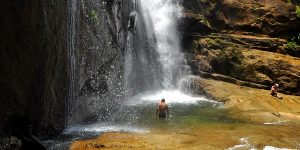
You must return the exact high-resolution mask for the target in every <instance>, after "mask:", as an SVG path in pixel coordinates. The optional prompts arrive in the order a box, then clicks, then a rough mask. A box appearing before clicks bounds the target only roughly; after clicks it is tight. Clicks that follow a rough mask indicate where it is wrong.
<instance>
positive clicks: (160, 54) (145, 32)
mask: <svg viewBox="0 0 300 150" xmlns="http://www.w3.org/2000/svg"><path fill="white" fill-rule="evenodd" d="M135 6H136V10H135V11H134V12H132V14H131V16H130V17H131V19H130V21H129V23H128V30H129V33H128V36H127V45H126V54H125V71H124V72H125V75H124V77H125V81H126V83H125V85H126V89H128V90H129V93H130V94H136V93H139V92H143V91H148V90H158V89H168V90H172V89H175V88H177V87H176V85H177V83H178V81H179V80H180V78H181V76H180V75H181V74H182V73H181V64H182V61H183V55H182V53H181V52H180V39H179V33H178V31H177V23H178V18H179V17H180V16H181V14H182V13H181V11H182V9H181V6H180V5H179V1H174V0H151V1H148V0H136V1H135Z"/></svg>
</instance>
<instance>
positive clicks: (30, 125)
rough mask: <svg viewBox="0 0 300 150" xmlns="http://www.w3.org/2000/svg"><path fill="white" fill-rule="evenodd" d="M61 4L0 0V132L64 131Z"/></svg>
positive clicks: (64, 28) (60, 0)
mask: <svg viewBox="0 0 300 150" xmlns="http://www.w3.org/2000/svg"><path fill="white" fill-rule="evenodd" d="M67 8H68V4H67V1H65V0H47V1H44V0H22V1H20V0H2V1H1V2H0V18H1V19H0V49H1V50H0V68H1V73H0V99H1V105H0V120H1V123H0V133H1V135H5V134H14V135H15V134H22V133H21V132H31V131H27V130H31V129H32V132H33V134H36V135H39V136H45V135H47V134H53V133H55V132H57V131H59V130H60V129H62V128H63V127H64V124H65V120H64V118H65V102H66V94H67V89H68V73H67V65H68V62H67V53H68V51H67V29H68V28H67V23H68V21H67V20H68V12H67V11H68V9H67Z"/></svg>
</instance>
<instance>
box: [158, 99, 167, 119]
mask: <svg viewBox="0 0 300 150" xmlns="http://www.w3.org/2000/svg"><path fill="white" fill-rule="evenodd" d="M167 113H169V108H168V105H167V104H166V100H165V99H162V100H161V101H160V103H159V104H158V106H157V110H156V116H157V115H158V117H159V119H165V118H166V117H167Z"/></svg>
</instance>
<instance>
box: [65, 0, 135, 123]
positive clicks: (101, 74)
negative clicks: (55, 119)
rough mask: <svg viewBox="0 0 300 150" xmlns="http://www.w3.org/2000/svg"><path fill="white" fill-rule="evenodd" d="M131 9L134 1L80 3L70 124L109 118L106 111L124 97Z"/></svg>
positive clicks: (111, 0) (106, 0)
mask: <svg viewBox="0 0 300 150" xmlns="http://www.w3.org/2000/svg"><path fill="white" fill-rule="evenodd" d="M132 6H133V5H132V2H131V1H124V0H105V1H103V0H91V1H81V4H80V29H79V45H78V47H79V48H78V51H76V55H77V57H76V59H77V60H76V62H77V63H76V66H77V67H76V82H75V83H76V85H75V99H74V102H72V106H71V107H72V108H71V112H70V115H69V121H70V124H73V123H78V122H82V121H84V122H86V120H89V121H91V120H93V119H97V118H98V117H97V116H102V117H105V116H107V115H106V113H108V112H106V110H109V109H110V108H109V107H110V105H111V107H112V106H113V103H115V102H116V101H117V99H118V98H119V97H121V95H122V93H121V92H122V77H123V62H124V50H125V46H126V37H127V25H128V19H129V13H130V10H132ZM102 110H105V113H104V114H103V113H102ZM91 118H93V119H91Z"/></svg>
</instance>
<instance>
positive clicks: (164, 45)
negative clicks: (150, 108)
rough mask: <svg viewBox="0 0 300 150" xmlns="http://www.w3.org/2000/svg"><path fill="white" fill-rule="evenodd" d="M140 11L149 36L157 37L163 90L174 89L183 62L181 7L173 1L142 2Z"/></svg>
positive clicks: (155, 0) (152, 0) (153, 0)
mask: <svg viewBox="0 0 300 150" xmlns="http://www.w3.org/2000/svg"><path fill="white" fill-rule="evenodd" d="M140 9H141V11H142V14H143V17H144V19H145V25H146V30H147V31H146V32H147V36H148V37H151V36H155V39H156V51H157V53H158V54H159V58H158V61H159V63H160V65H161V66H162V72H161V73H162V78H163V79H162V86H163V88H166V89H170V88H174V83H175V81H176V79H177V80H178V78H180V77H179V76H178V75H179V68H180V62H181V60H182V58H181V53H180V44H179V43H180V42H179V36H178V33H177V30H176V27H177V22H178V21H177V19H178V18H179V17H180V16H181V7H180V5H179V4H178V2H174V1H173V0H151V1H148V0H140Z"/></svg>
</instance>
